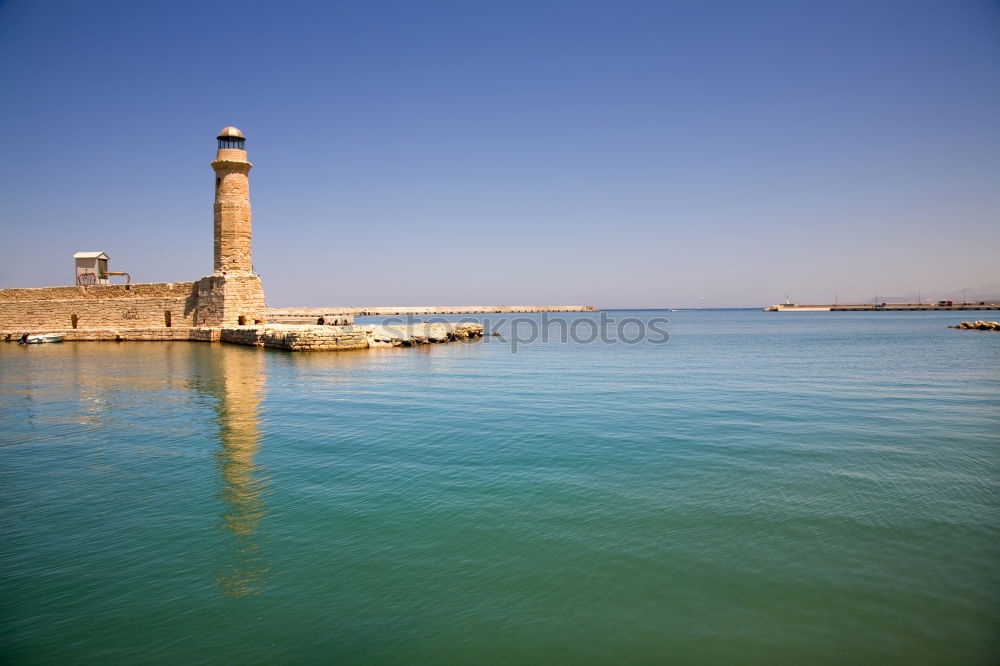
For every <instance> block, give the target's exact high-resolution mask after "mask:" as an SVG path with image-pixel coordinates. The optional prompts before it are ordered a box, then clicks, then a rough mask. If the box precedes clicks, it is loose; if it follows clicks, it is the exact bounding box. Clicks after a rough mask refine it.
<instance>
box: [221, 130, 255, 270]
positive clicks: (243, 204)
mask: <svg viewBox="0 0 1000 666" xmlns="http://www.w3.org/2000/svg"><path fill="white" fill-rule="evenodd" d="M245 144H246V137H245V136H243V132H241V131H239V130H238V129H236V128H235V127H225V128H223V130H222V131H221V132H219V152H218V153H216V156H215V161H214V162H212V168H213V169H214V170H215V272H214V275H226V274H229V273H238V274H243V273H247V274H250V273H253V259H252V258H251V254H250V236H251V234H250V180H249V178H248V177H247V175H248V174H249V173H250V169H251V168H253V165H252V164H250V162H248V161H247V151H246V146H245Z"/></svg>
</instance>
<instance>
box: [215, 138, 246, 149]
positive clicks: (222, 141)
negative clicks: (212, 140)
mask: <svg viewBox="0 0 1000 666" xmlns="http://www.w3.org/2000/svg"><path fill="white" fill-rule="evenodd" d="M245 143H246V139H242V138H240V137H237V136H220V137H219V148H220V149H223V148H235V149H236V150H243V146H244V144H245Z"/></svg>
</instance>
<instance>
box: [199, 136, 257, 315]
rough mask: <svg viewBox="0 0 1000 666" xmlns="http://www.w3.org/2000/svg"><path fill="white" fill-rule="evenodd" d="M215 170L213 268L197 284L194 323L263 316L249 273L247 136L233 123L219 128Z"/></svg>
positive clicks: (249, 231) (248, 164)
mask: <svg viewBox="0 0 1000 666" xmlns="http://www.w3.org/2000/svg"><path fill="white" fill-rule="evenodd" d="M218 140H219V148H218V152H217V153H216V155H215V161H214V162H212V169H213V170H214V171H215V206H214V236H215V246H214V250H215V251H214V255H215V269H214V271H213V272H212V274H211V275H210V276H208V277H204V278H202V279H201V281H200V282H199V283H198V325H199V326H222V327H229V326H241V325H249V324H254V323H262V322H263V321H264V316H263V315H264V307H265V306H264V289H263V287H262V285H261V282H260V277H258V276H257V275H254V272H253V256H252V254H251V250H250V245H251V237H252V234H251V226H250V180H249V178H248V174H249V173H250V169H251V168H253V165H252V164H250V162H248V161H247V151H246V137H245V136H243V132H241V131H240V130H238V129H236V128H235V127H225V128H223V129H222V131H221V132H219V136H218Z"/></svg>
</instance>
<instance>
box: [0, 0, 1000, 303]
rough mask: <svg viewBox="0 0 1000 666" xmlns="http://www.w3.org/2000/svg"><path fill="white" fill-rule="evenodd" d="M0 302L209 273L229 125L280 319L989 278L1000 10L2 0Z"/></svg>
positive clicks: (714, 0)
mask: <svg viewBox="0 0 1000 666" xmlns="http://www.w3.org/2000/svg"><path fill="white" fill-rule="evenodd" d="M0 95H2V97H3V103H2V104H0V126H2V128H3V130H2V132H0V155H3V159H2V160H0V225H2V228H3V232H4V243H3V245H4V247H5V248H6V250H7V251H6V252H5V253H4V255H5V257H4V260H3V262H2V263H0V287H15V286H48V285H56V284H68V283H69V282H70V281H71V279H72V259H71V256H72V254H73V253H74V252H76V251H79V250H104V251H106V252H108V253H109V254H110V255H111V265H112V267H113V268H117V267H125V268H126V270H129V271H130V272H131V273H132V274H133V276H134V277H135V279H136V280H138V281H143V282H156V281H179V280H191V279H197V278H198V277H200V276H202V275H206V274H208V273H210V272H211V270H212V196H213V184H214V181H213V174H212V170H211V168H210V166H209V162H210V161H211V160H212V158H213V156H214V150H215V144H214V137H215V134H216V133H217V132H218V130H219V129H220V128H222V127H223V126H225V125H236V126H238V127H240V128H241V129H242V130H243V131H244V132H245V133H246V135H247V137H248V140H247V150H248V152H249V156H250V160H251V161H252V162H254V164H255V168H254V170H253V172H252V173H251V199H252V203H253V210H254V260H255V266H256V269H257V271H258V273H260V274H261V276H262V277H263V278H264V280H265V288H266V290H267V295H268V301H269V303H270V304H271V305H274V306H291V305H317V306H320V305H446V304H454V305H462V304H529V303H530V304H546V303H550V304H554V303H566V304H576V303H580V304H582V303H586V304H595V305H599V306H602V307H646V306H648V307H684V306H692V305H700V306H705V307H713V306H714V307H725V306H756V305H763V304H767V303H773V302H777V301H780V300H783V299H784V296H785V293H786V292H789V293H790V295H791V297H792V299H793V300H794V301H797V302H828V301H829V300H831V299H832V298H833V297H834V294H835V292H839V296H840V299H841V301H844V300H861V299H868V298H871V297H872V295H873V293H874V291H875V290H876V289H877V290H878V292H879V293H880V294H883V295H890V294H907V293H916V292H917V291H918V290H920V291H922V292H923V293H925V294H926V293H929V292H932V291H935V290H956V289H958V290H960V289H962V288H967V289H971V290H973V292H970V293H974V290H976V289H981V288H984V287H985V288H987V289H993V290H994V291H1000V286H998V285H997V283H1000V270H998V265H1000V261H998V259H1000V4H998V3H997V2H987V1H977V0H969V1H962V0H936V1H920V0H899V1H895V0H865V1H857V2H853V1H849V0H848V1H840V2H800V1H798V0H796V1H789V2H778V1H770V0H760V1H757V2H749V1H744V0H732V1H728V2H727V1H722V0H686V1H669V0H663V1H661V2H627V1H617V2H610V1H609V2H588V1H586V0H575V1H572V2H570V1H567V2H546V1H543V0H536V1H534V2H500V1H495V2H489V1H482V2H478V1H477V2H471V1H464V2H437V1H424V2H417V1H415V0H414V1H411V2H389V1H366V2H361V1H356V2H324V3H320V2H315V3H310V2H283V3H278V2H259V3H253V2H241V3H232V2H226V3H223V2H160V3H156V2H141V1H140V2H125V1H122V2H86V3H83V2H50V1H47V0H33V1H30V2H28V1H10V2H6V3H2V4H0Z"/></svg>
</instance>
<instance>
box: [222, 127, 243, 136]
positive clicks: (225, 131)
mask: <svg viewBox="0 0 1000 666" xmlns="http://www.w3.org/2000/svg"><path fill="white" fill-rule="evenodd" d="M219 138H220V139H245V138H246V137H245V136H243V132H241V131H240V130H239V128H238V127H223V128H222V130H221V131H220V132H219Z"/></svg>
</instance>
